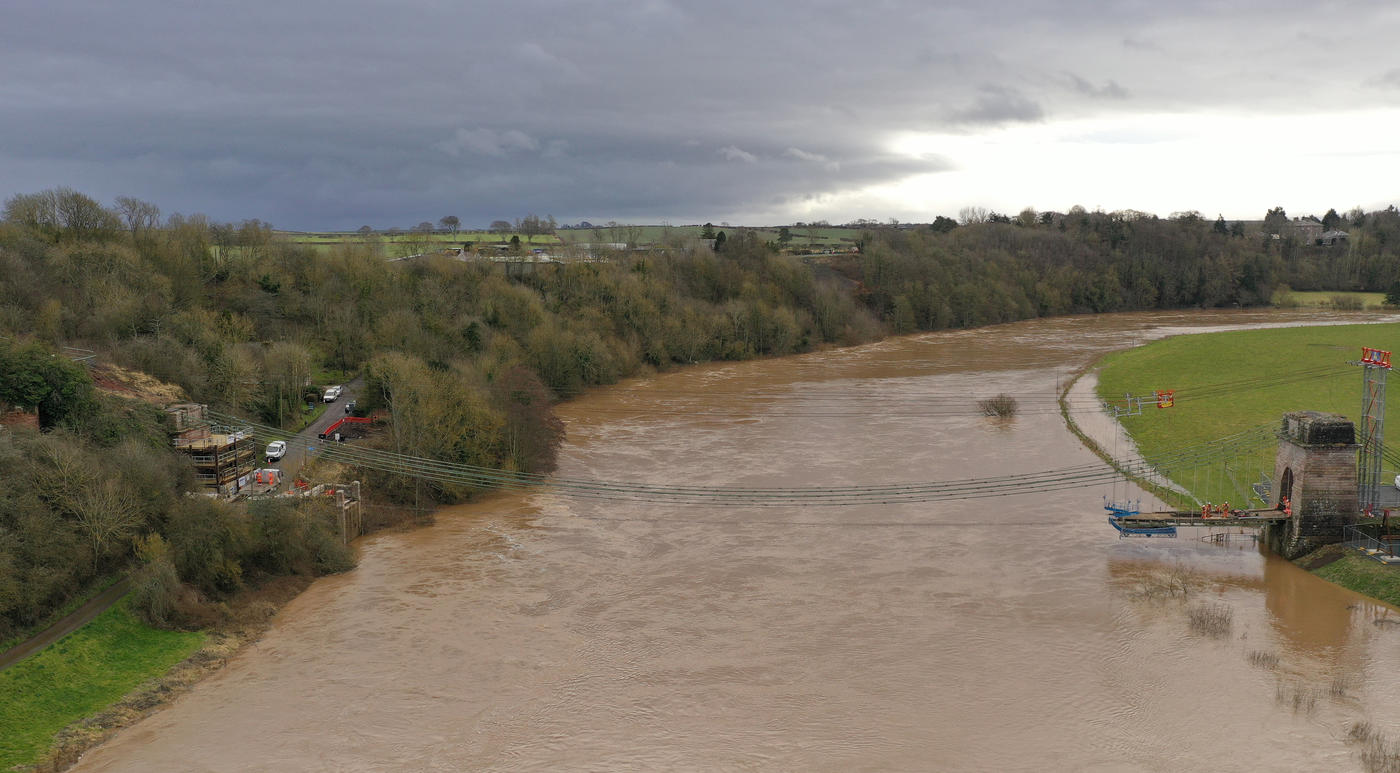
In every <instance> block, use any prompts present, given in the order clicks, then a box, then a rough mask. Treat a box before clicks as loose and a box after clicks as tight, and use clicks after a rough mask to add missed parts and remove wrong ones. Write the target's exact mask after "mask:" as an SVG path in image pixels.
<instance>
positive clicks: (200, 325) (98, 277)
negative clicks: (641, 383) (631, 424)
mask: <svg viewBox="0 0 1400 773" xmlns="http://www.w3.org/2000/svg"><path fill="white" fill-rule="evenodd" d="M1270 214H1271V215H1273V214H1274V213H1273V212H1271V213H1270ZM1329 214H1331V213H1329ZM979 220H981V221H982V222H973V223H965V224H958V223H956V222H954V221H951V220H949V219H947V218H939V219H938V220H937V221H936V222H935V225H934V226H932V227H930V226H920V227H908V226H902V227H899V228H895V227H871V228H869V229H868V230H866V231H864V232H863V233H862V234H861V237H860V248H861V249H860V252H859V253H858V254H850V255H837V256H820V257H818V258H806V259H804V258H799V257H794V256H790V255H786V254H782V252H781V251H780V249H779V246H780V245H778V244H776V243H764V242H761V241H760V240H759V239H758V238H757V237H756V236H755V235H754V234H753V233H752V232H748V231H745V230H743V229H740V230H737V231H732V230H731V232H730V233H729V234H728V238H727V239H726V240H725V241H724V242H723V243H722V246H721V247H720V249H719V250H718V251H713V250H711V249H709V248H708V247H703V246H695V247H691V248H670V249H667V250H657V251H628V252H620V253H617V254H614V255H611V256H608V257H606V258H605V259H602V260H598V261H593V262H576V263H566V264H546V265H539V266H533V267H530V268H531V270H528V271H527V270H523V267H522V266H521V265H520V264H515V267H514V268H515V270H507V268H503V267H502V265H500V264H496V263H492V262H489V261H462V260H456V259H452V258H449V257H435V256H429V257H424V258H419V259H415V260H406V261H389V260H386V256H385V254H384V251H383V250H382V249H381V245H380V244H379V243H378V241H377V239H376V237H374V235H373V234H366V235H365V236H364V237H363V238H362V239H359V240H356V241H353V242H351V243H347V244H343V245H337V246H335V247H333V248H331V249H329V250H325V251H319V250H317V249H315V248H312V247H307V246H297V245H293V244H290V243H288V242H285V241H282V240H279V239H278V238H277V237H276V235H275V234H274V233H273V231H272V230H271V228H270V227H269V226H268V225H267V224H265V223H260V222H257V221H248V222H244V223H242V224H238V225H232V224H221V223H214V222H211V221H210V220H208V219H207V218H205V217H203V216H199V215H194V216H183V215H178V214H176V215H170V216H168V217H164V218H162V217H161V213H160V210H159V209H158V208H157V207H156V206H154V205H152V204H149V203H146V202H141V201H137V200H134V199H127V198H123V199H119V200H118V201H117V202H116V204H115V205H114V206H111V207H108V206H104V205H102V204H100V203H99V202H96V201H94V200H93V199H91V198H89V197H87V196H85V195H83V194H81V193H78V192H75V191H71V190H67V189H57V190H50V191H44V192H40V193H36V194H25V195H20V196H15V197H13V198H12V199H10V200H9V201H8V202H6V205H5V209H4V215H3V220H0V410H3V409H16V410H19V411H24V412H28V413H31V414H34V415H37V418H38V424H39V425H40V426H39V429H38V430H37V431H36V430H27V429H24V428H22V427H15V428H12V429H10V430H9V431H7V432H5V433H4V434H3V436H0V457H3V459H0V640H3V639H4V638H5V637H6V636H7V635H8V634H9V633H10V632H13V631H16V630H20V629H22V628H23V627H25V626H27V625H31V624H33V623H34V622H36V621H38V620H40V619H41V618H42V617H43V616H44V615H45V614H47V613H48V612H49V611H50V610H52V609H53V608H55V607H57V606H60V605H62V604H63V603H64V602H65V601H66V600H67V599H68V598H70V597H72V596H73V594H75V593H77V592H78V591H79V590H80V589H81V588H82V587H84V586H85V585H87V584H89V583H91V582H92V581H93V579H94V578H97V577H100V576H103V575H106V574H110V573H113V572H117V571H124V570H125V569H126V568H127V567H129V566H131V565H133V563H135V565H137V566H138V567H139V568H138V570H137V579H138V584H139V585H140V587H141V589H142V590H141V593H142V598H143V599H144V601H143V608H145V609H146V610H147V613H148V615H149V616H150V617H151V618H152V619H153V620H157V621H176V622H179V621H181V620H184V621H185V622H188V621H189V620H191V619H193V617H197V616H196V615H194V613H193V612H191V611H190V610H192V609H196V608H200V605H201V604H203V605H204V607H205V608H207V607H208V605H209V604H210V603H212V602H217V601H218V600H219V599H221V598H224V597H225V596H226V595H227V594H229V593H233V592H236V591H237V590H239V589H240V588H242V587H243V586H244V585H245V584H246V583H248V582H249V581H253V580H256V579H257V578H258V577H261V576H266V575H269V574H279V573H287V572H317V571H333V570H337V569H340V568H343V567H345V566H347V565H348V561H349V559H348V556H347V554H346V552H345V551H344V550H343V549H342V548H339V547H338V545H337V544H336V543H335V541H334V540H332V539H331V538H330V536H329V531H328V530H327V529H326V528H325V526H324V521H323V519H322V518H321V517H320V514H318V513H317V512H316V511H315V510H314V508H313V509H308V508H306V507H298V506H293V505H287V504H275V503H269V502H264V503H254V504H252V505H248V504H242V505H230V504H226V503H220V502H214V501H210V500H207V499H204V498H195V497H189V496H186V495H185V492H187V491H189V490H190V489H191V480H190V477H189V471H188V469H186V468H185V467H184V466H183V462H182V461H181V460H180V458H179V457H177V456H176V455H174V454H173V453H172V452H171V451H170V449H169V444H168V441H167V440H166V435H165V430H164V427H163V425H162V423H161V413H160V410H159V408H158V407H156V406H152V405H148V404H146V403H142V402H139V401H136V400H132V399H129V398H124V397H121V396H118V395H112V394H106V393H104V392H103V391H102V390H98V389H96V388H94V385H93V383H92V379H91V377H90V376H89V375H88V373H87V371H86V369H85V368H84V367H83V366H82V365H79V364H76V363H73V362H71V361H69V360H67V359H66V358H64V357H63V356H61V355H59V354H57V353H58V352H59V351H60V347H63V346H77V347H84V348H87V349H92V350H94V351H96V352H97V353H98V355H99V358H100V359H101V360H102V361H103V362H107V363H111V364H115V365H119V366H122V367H125V368H128V369H132V370H136V371H141V372H145V373H148V374H150V375H152V376H154V377H156V378H158V379H161V380H163V381H166V382H169V383H171V384H175V385H178V386H179V387H180V388H181V389H183V390H184V392H185V394H186V395H187V397H188V398H189V399H191V400H194V401H197V402H202V403H207V404H209V405H210V406H212V407H215V408H217V409H219V410H223V411H227V412H232V413H237V414H240V415H244V416H247V417H249V418H250V419H252V420H256V421H259V422H263V423H268V424H274V425H282V426H290V425H291V423H292V422H293V421H295V419H296V418H297V417H298V415H299V413H300V411H301V407H302V406H303V405H304V402H305V400H306V399H307V398H308V397H309V396H311V397H314V395H309V394H308V388H309V385H311V384H313V383H316V382H317V381H318V380H320V381H322V382H323V381H324V380H329V379H331V378H333V379H334V380H337V381H339V380H341V379H342V378H343V377H344V376H346V375H348V374H352V373H360V374H363V375H364V376H365V378H366V389H365V392H364V395H363V396H362V398H361V409H362V410H366V411H379V412H381V413H383V414H384V415H385V416H386V417H387V421H386V422H385V425H384V427H383V429H382V430H381V431H379V432H377V433H376V434H375V435H374V436H373V437H372V438H370V439H368V440H367V441H364V442H367V443H370V444H377V445H379V446H381V447H385V448H392V449H394V450H396V451H399V452H403V453H409V454H413V455H418V456H428V457H433V458H438V459H444V460H449V461H454V462H463V463H470V464H477V465H483V466H489V467H494V468H500V469H507V470H519V471H526V472H540V471H548V470H550V469H551V468H552V465H553V459H554V450H555V448H556V447H557V445H558V443H559V442H560V440H561V439H562V434H563V428H562V427H561V426H560V424H559V422H558V421H557V420H556V419H555V418H554V416H553V413H552V408H551V406H552V405H553V404H554V402H555V401H557V400H559V399H564V398H568V397H570V396H572V395H576V394H578V393H580V392H581V391H583V390H586V389H588V388H589V387H592V386H596V385H601V384H608V383H612V382H615V381H617V380H618V379H620V378H624V377H626V376H630V375H634V374H638V373H643V372H646V371H648V370H656V369H666V368H671V367H675V366H677V365H684V364H688V363H694V362H702V361H707V360H722V359H745V358H752V357H762V356H773V355H784V354H791V353H795V352H802V351H808V350H811V349H814V348H818V347H822V346H829V345H844V344H854V343H859V342H863V341H869V340H873V339H876V338H878V337H880V336H883V335H886V334H889V333H907V332H913V331H918V330H932V329H938V328H947V327H968V326H975V325H984V324H991V323H997V322H1006V321H1011V320H1016V319H1024V318H1029V317H1037V316H1047V315H1059V314H1073V313H1085V312H1106V311H1120V310H1133V309H1152V308H1184V307H1217V306H1235V305H1240V306H1249V305H1258V304H1266V303H1269V302H1270V298H1271V297H1272V295H1273V293H1274V292H1275V290H1276V289H1278V288H1279V287H1280V286H1282V285H1288V286H1291V287H1293V288H1295V289H1331V290H1353V289H1355V290H1385V289H1388V288H1390V287H1391V286H1392V284H1394V282H1395V280H1396V279H1397V278H1400V214H1397V212H1396V211H1395V209H1394V208H1391V209H1388V210H1386V211H1383V212H1375V213H1360V212H1353V213H1351V214H1350V215H1349V216H1348V218H1347V219H1344V220H1343V221H1342V222H1343V223H1344V227H1346V228H1347V229H1348V230H1349V232H1350V234H1351V235H1350V241H1349V243H1348V244H1343V245H1337V246H1331V247H1321V246H1316V245H1309V244H1305V243H1303V242H1302V241H1300V240H1299V239H1297V238H1295V237H1294V236H1292V235H1289V234H1283V235H1281V237H1280V238H1278V239H1274V238H1273V237H1272V236H1270V235H1269V234H1266V233H1260V232H1258V231H1259V228H1258V226H1257V225H1255V226H1254V227H1253V228H1252V229H1250V228H1244V227H1242V224H1227V223H1225V222H1224V221H1223V220H1217V221H1215V222H1211V221H1209V220H1205V219H1202V218H1200V217H1199V216H1197V215H1195V214H1185V215H1177V216H1173V217H1171V218H1157V217H1153V216H1149V215H1143V214H1140V213H1121V212H1120V213H1102V212H1093V213H1090V212H1085V211H1082V210H1079V209H1077V208H1076V209H1075V210H1073V211H1071V212H1069V213H1067V214H1056V213H1043V214H1037V213H1022V215H1021V216H1020V217H1017V218H1015V219H1012V218H1006V217H1000V216H992V217H988V218H979ZM364 478H365V479H366V480H367V481H369V482H370V485H371V486H372V487H374V488H375V490H377V491H380V492H383V493H384V494H385V495H387V496H390V497H395V498H399V499H403V500H406V499H408V498H410V497H424V496H426V497H428V498H429V499H430V500H432V501H439V502H445V501H455V500H460V499H462V498H465V497H468V496H470V495H471V494H472V493H473V492H472V491H470V490H467V489H455V488H451V487H448V486H445V485H436V486H432V487H426V488H427V490H426V491H425V486H423V485H417V484H414V483H413V482H411V481H403V480H397V479H392V478H388V477H385V476H383V475H376V474H374V473H372V472H371V471H365V474H364Z"/></svg>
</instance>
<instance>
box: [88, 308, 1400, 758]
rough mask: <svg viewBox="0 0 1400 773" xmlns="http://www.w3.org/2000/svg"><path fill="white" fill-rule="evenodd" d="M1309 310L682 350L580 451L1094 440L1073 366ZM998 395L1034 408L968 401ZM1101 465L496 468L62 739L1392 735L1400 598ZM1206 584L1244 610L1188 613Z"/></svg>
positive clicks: (719, 749) (478, 753)
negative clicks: (814, 345)
mask: <svg viewBox="0 0 1400 773" xmlns="http://www.w3.org/2000/svg"><path fill="white" fill-rule="evenodd" d="M1320 319H1322V318H1320V317H1319V315H1317V314H1297V313H1293V314H1289V313H1281V312H1233V313H1189V314H1135V315H1115V316H1102V317H1078V318H1070V319H1056V320H1041V321H1033V322H1027V323H1018V324H1012V325H1005V326H999V327H994V328H987V329H982V330H974V331H962V332H949V333H938V334H929V335H921V336H915V337H910V338H903V339H898V340H892V341H886V342H882V343H878V344H873V345H870V346H864V347H859V348H853V349H846V350H840V351H831V352H823V353H819V354H812V355H806V356H801V357H794V358H789V359H782V360H770V361H763V362H751V363H742V364H725V365H715V366H702V367H696V368H691V369H687V370H684V371H681V372H674V373H668V374H664V375H661V376H657V377H654V378H649V379H644V380H639V381H633V382H628V383H626V384H623V385H620V386H618V387H615V388H611V389H606V390H600V391H598V392H597V393H596V394H593V395H591V396H588V397H586V398H583V399H580V400H577V401H575V402H572V403H570V404H569V405H567V406H564V408H563V411H562V414H563V416H564V418H565V419H566V420H567V421H568V426H569V440H568V444H567V446H566V447H565V448H564V450H563V456H562V462H561V469H560V474H561V475H565V476H569V477H573V478H587V479H600V480H626V481H638V482H647V483H655V484H690V485H725V486H755V487H777V486H794V487H809V486H836V485H845V484H852V485H856V484H880V483H900V482H921V481H934V480H948V479H959V478H975V477H987V476H993V475H1006V474H1015V473H1022V472H1036V471H1042V470H1050V469H1061V468H1068V467H1073V466H1076V465H1083V464H1089V463H1092V462H1093V461H1094V457H1093V456H1092V455H1091V454H1090V453H1089V452H1088V451H1087V450H1085V449H1084V448H1083V447H1082V446H1081V445H1080V443H1079V442H1078V441H1077V440H1076V439H1075V438H1074V437H1073V436H1072V435H1071V434H1070V433H1069V432H1068V431H1067V430H1066V428H1065V426H1064V423H1063V421H1062V419H1061V417H1060V416H1059V415H1058V413H1057V411H1056V409H1055V402H1054V396H1055V393H1056V389H1057V385H1058V384H1059V383H1061V382H1062V381H1063V380H1064V379H1065V378H1066V377H1067V375H1068V374H1069V373H1070V372H1072V371H1073V370H1075V369H1077V368H1080V367H1081V366H1083V365H1085V364H1086V363H1088V362H1091V361H1092V360H1093V359H1094V358H1095V357H1097V356H1098V355H1099V354H1101V353H1103V352H1105V351H1108V350H1111V349H1116V348H1122V347H1125V346H1130V345H1132V344H1134V343H1135V342H1141V341H1145V340H1148V339H1151V338H1156V337H1160V336H1163V335H1167V334H1171V333H1180V332H1189V331H1192V330H1201V329H1207V328H1212V329H1213V328H1224V327H1234V326H1248V325H1262V324H1288V323H1293V322H1298V321H1304V320H1306V321H1308V322H1316V321H1319V320H1320ZM1337 319H1338V320H1345V321H1363V319H1362V318H1356V317H1352V318H1337ZM1364 319H1366V320H1374V319H1375V317H1374V315H1373V316H1370V317H1366V318H1364ZM997 392H1009V393H1012V394H1014V395H1016V396H1017V397H1018V398H1019V399H1020V403H1021V413H1020V414H1019V415H1018V416H1017V417H1015V418H1014V419H1011V420H993V419H988V418H985V417H983V416H981V415H979V414H978V413H977V412H976V406H975V405H974V401H975V399H976V398H979V397H986V396H990V395H993V394H995V393H997ZM1358 399H1359V385H1358ZM1110 493H1112V492H1111V491H1110V489H1109V488H1108V487H1105V486H1103V485H1096V486H1093V487H1088V488H1082V489H1072V490H1068V491H1060V492H1055V493H1049V494H1016V495H1012V496H1005V497H1000V498H992V499H980V500H968V501H944V502H934V503H925V504H897V505H864V506H857V507H833V508H824V507H771V508H756V507H755V508H742V507H729V508H713V507H705V506H695V505H675V504H644V503H630V502H609V501H595V500H574V499H569V498H566V497H563V496H560V495H558V494H552V493H549V492H535V493H528V494H503V495H498V496H495V497H493V498H491V499H490V500H488V501H485V502H481V503H479V504H473V505H470V506H464V507H456V508H452V509H449V510H446V511H444V512H442V513H440V514H439V516H438V520H437V524H436V525H435V526H433V527H430V528H424V529H421V530H418V531H413V532H410V533H392V534H380V535H376V536H372V537H369V538H367V539H365V540H363V541H362V543H361V547H360V550H361V555H360V564H359V568H358V569H356V570H355V571H353V572H350V573H348V574H345V575H342V576H337V577H330V578H326V579H323V580H320V581H318V582H316V583H315V584H314V585H313V586H312V587H311V589H310V590H308V591H307V592H306V593H304V594H303V595H302V596H301V597H299V598H298V599H296V600H295V601H294V602H293V603H291V604H290V605H289V606H287V607H286V608H285V610H284V611H283V612H282V613H281V614H280V616H279V619H278V621H277V623H276V625H275V626H274V627H273V628H272V630H271V631H269V632H268V634H267V635H266V637H265V638H264V639H263V640H262V641H260V642H259V643H257V644H255V645H253V646H250V647H248V648H247V649H245V650H244V651H243V652H242V653H241V654H240V655H238V656H237V657H236V658H235V659H234V660H233V661H232V662H231V663H230V664H229V665H228V667H227V668H225V669H224V670H222V671H221V672H219V673H218V674H216V675H215V676H213V677H211V678H210V679H208V680H206V681H205V682H203V683H201V684H200V685H198V686H197V687H196V688H195V689H194V690H193V691H192V692H191V693H189V694H187V695H185V696H183V697H181V698H180V699H179V700H177V701H176V702H175V703H174V704H173V705H171V706H169V707H167V708H165V709H163V710H161V711H159V712H157V713H156V714H154V715H152V716H151V717H149V718H147V719H146V720H144V721H143V722H141V723H140V724H138V725H136V726H134V727H132V728H129V729H127V730H125V731H123V732H122V733H120V734H118V735H117V736H116V737H114V738H113V739H112V740H111V741H109V742H108V743H107V744H105V745H104V746H102V747H100V748H98V749H96V750H94V751H92V752H90V753H89V754H88V755H87V756H86V757H85V758H84V759H83V761H82V763H81V764H80V765H79V766H78V769H79V770H83V771H117V770H121V771H146V772H149V771H245V770H256V771H305V770H324V771H342V770H350V771H362V770H365V771H367V770H384V771H398V770H414V771H418V770H438V771H728V770H742V771H833V772H835V771H839V772H841V773H846V772H848V771H945V770H954V771H984V770H1017V771H1019V770H1024V771H1042V770H1066V771H1298V770H1321V769H1329V770H1362V769H1363V768H1362V762H1361V758H1360V755H1359V753H1358V747H1356V746H1355V745H1353V744H1349V743H1348V741H1347V737H1348V732H1349V731H1350V729H1351V728H1352V726H1353V725H1354V724H1355V723H1357V722H1369V723H1371V725H1372V727H1374V728H1376V729H1377V730H1379V731H1380V732H1382V733H1384V734H1387V735H1388V736H1390V737H1392V738H1397V739H1400V625H1397V623H1400V613H1397V612H1396V611H1395V610H1392V609H1390V608H1388V607H1385V606H1383V605H1380V604H1377V603H1374V602H1370V601H1367V600H1366V599H1364V598H1362V597H1360V596H1358V595H1355V594H1352V593H1350V592H1347V591H1345V590H1342V589H1340V588H1337V587H1335V586H1332V585H1329V584H1327V583H1325V582H1322V581H1320V580H1317V579H1315V578H1313V577H1312V576H1310V575H1308V574H1307V573H1305V572H1303V571H1301V570H1299V569H1297V568H1295V567H1293V566H1292V565H1290V564H1288V563H1286V562H1283V561H1281V560H1277V559H1275V558H1271V557H1268V556H1266V555H1264V554H1261V553H1260V552H1259V551H1258V550H1257V549H1256V548H1255V547H1254V545H1253V544H1252V542H1247V541H1244V540H1232V541H1230V542H1228V543H1226V544H1224V545H1215V544H1209V543H1206V542H1202V541H1200V540H1198V539H1195V538H1194V536H1195V535H1189V534H1184V535H1183V537H1182V538H1180V539H1176V540H1138V541H1133V540H1119V539H1118V538H1117V535H1116V533H1115V532H1113V531H1112V530H1111V529H1110V528H1109V527H1108V525H1107V524H1106V523H1105V522H1104V511H1103V510H1102V498H1103V496H1104V495H1105V494H1110ZM1117 493H1119V494H1122V493H1125V489H1124V488H1123V487H1122V486H1121V484H1120V486H1119V490H1118V492H1117ZM1173 587H1185V588H1186V589H1187V598H1186V600H1184V601H1183V600H1182V598H1181V596H1180V595H1179V594H1178V595H1173V594H1172V593H1170V592H1168V590H1167V589H1170V588H1173ZM1203 603H1209V604H1212V605H1216V607H1215V608H1216V609H1221V608H1224V609H1226V610H1228V614H1229V616H1230V625H1229V631H1228V633H1226V634H1225V635H1224V636H1221V637H1219V638H1216V637H1212V636H1210V635H1207V634H1205V633H1201V632H1197V631H1196V630H1193V628H1192V626H1191V625H1190V623H1189V620H1188V609H1190V608H1191V607H1192V606H1193V605H1199V604H1203Z"/></svg>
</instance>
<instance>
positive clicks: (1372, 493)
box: [1356, 347, 1390, 513]
mask: <svg viewBox="0 0 1400 773" xmlns="http://www.w3.org/2000/svg"><path fill="white" fill-rule="evenodd" d="M1359 364H1360V365H1361V374H1362V382H1361V450H1360V453H1359V455H1358V458H1357V460H1356V477H1357V481H1356V484H1357V490H1358V491H1357V493H1358V494H1359V495H1360V496H1359V497H1358V500H1359V503H1360V505H1361V509H1362V510H1363V511H1364V512H1367V513H1370V512H1374V511H1375V510H1376V509H1377V508H1378V506H1379V504H1380V487H1381V452H1382V450H1383V449H1384V445H1385V375H1386V373H1388V372H1390V352H1387V351H1382V350H1380V349H1371V348H1369V347H1362V349H1361V362H1360V363H1359Z"/></svg>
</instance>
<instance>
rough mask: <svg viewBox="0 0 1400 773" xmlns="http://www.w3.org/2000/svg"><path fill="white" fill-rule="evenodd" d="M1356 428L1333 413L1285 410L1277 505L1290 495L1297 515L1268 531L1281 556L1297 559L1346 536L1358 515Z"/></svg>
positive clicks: (1277, 471)
mask: <svg viewBox="0 0 1400 773" xmlns="http://www.w3.org/2000/svg"><path fill="white" fill-rule="evenodd" d="M1358 448H1359V446H1358V445H1357V443H1356V427H1355V425H1353V424H1352V422H1351V420H1350V419H1348V418H1346V417H1344V416H1338V415H1336V414H1333V413H1320V412H1318V411H1296V412H1293V413H1288V414H1285V415H1284V417H1283V427H1282V430H1281V431H1280V433H1279V443H1278V456H1277V457H1275V459H1274V492H1275V497H1276V499H1275V504H1278V503H1279V502H1281V501H1282V498H1283V497H1285V496H1286V497H1288V498H1289V502H1290V505H1291V507H1292V509H1293V517H1292V519H1290V520H1289V522H1288V526H1287V528H1286V529H1277V530H1275V532H1274V533H1273V534H1271V535H1270V544H1271V545H1272V546H1273V547H1274V549H1275V550H1276V551H1277V552H1278V553H1280V554H1281V555H1283V556H1285V557H1287V558H1297V557H1298V556H1301V555H1303V554H1305V553H1308V552H1310V551H1312V550H1315V549H1317V548H1318V547H1320V546H1322V545H1324V544H1327V543H1329V542H1337V541H1339V540H1340V539H1341V538H1342V527H1343V526H1345V525H1347V524H1351V523H1355V522H1356V519H1357V515H1358V513H1357V508H1358V504H1357V492H1356V452H1357V449H1358Z"/></svg>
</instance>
